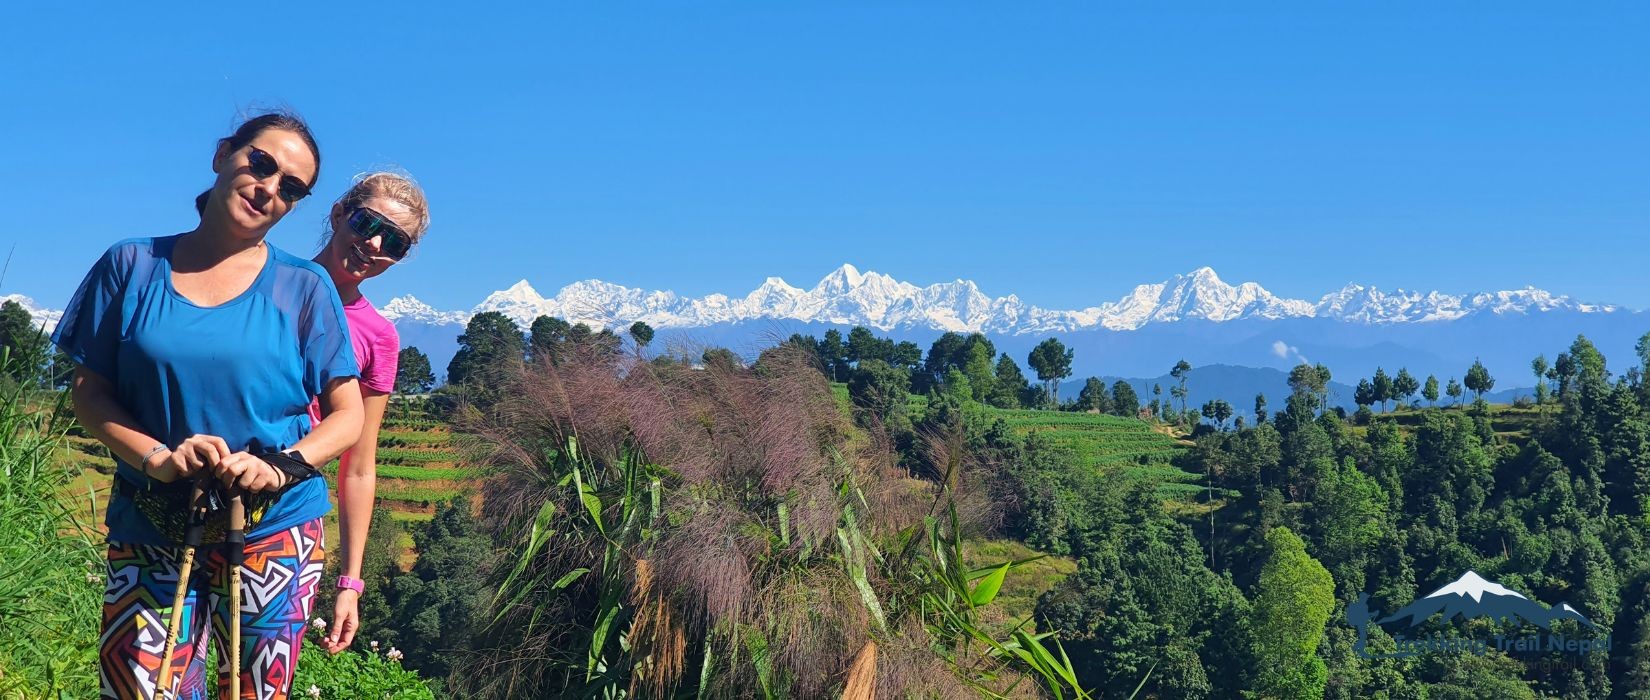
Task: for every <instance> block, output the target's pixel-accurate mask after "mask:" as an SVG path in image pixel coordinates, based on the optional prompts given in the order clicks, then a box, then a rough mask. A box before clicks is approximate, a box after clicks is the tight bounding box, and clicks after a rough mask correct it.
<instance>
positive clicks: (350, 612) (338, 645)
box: [323, 588, 361, 654]
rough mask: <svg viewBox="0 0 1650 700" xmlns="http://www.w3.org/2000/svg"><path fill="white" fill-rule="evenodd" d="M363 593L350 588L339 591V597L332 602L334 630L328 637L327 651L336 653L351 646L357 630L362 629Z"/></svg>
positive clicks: (332, 627) (332, 628)
mask: <svg viewBox="0 0 1650 700" xmlns="http://www.w3.org/2000/svg"><path fill="white" fill-rule="evenodd" d="M360 602H361V594H360V593H356V592H355V591H354V590H352V589H349V588H344V589H340V590H339V591H338V599H337V600H336V601H335V602H334V603H333V604H332V626H331V627H329V628H328V629H331V630H332V633H331V634H328V635H327V637H326V639H325V640H323V641H325V642H326V644H327V653H329V654H336V653H338V652H340V651H343V650H345V649H348V648H349V645H350V642H353V641H355V631H356V630H358V629H361V613H360V610H359V604H360Z"/></svg>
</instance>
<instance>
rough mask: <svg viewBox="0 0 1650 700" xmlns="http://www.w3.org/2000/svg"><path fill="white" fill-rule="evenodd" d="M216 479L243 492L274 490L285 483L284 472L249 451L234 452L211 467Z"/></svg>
mask: <svg viewBox="0 0 1650 700" xmlns="http://www.w3.org/2000/svg"><path fill="white" fill-rule="evenodd" d="M212 473H213V474H215V475H216V476H217V477H218V481H221V482H223V485H224V486H226V487H228V488H230V489H239V490H240V491H241V492H243V493H257V492H259V491H274V490H277V489H279V488H281V487H282V486H285V485H286V474H283V473H281V470H279V469H276V468H275V467H273V466H271V465H270V464H269V463H268V462H265V461H263V460H262V459H260V458H259V457H258V456H257V455H254V454H252V453H250V452H236V453H234V454H231V455H229V457H228V458H227V459H225V460H223V461H221V462H219V463H218V465H217V466H216V467H215V468H213V470H212Z"/></svg>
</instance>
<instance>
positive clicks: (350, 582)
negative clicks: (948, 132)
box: [338, 576, 367, 593]
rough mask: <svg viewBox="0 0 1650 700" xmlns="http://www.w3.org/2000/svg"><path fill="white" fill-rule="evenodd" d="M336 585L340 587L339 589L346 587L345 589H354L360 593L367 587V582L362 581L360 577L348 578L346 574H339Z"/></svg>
mask: <svg viewBox="0 0 1650 700" xmlns="http://www.w3.org/2000/svg"><path fill="white" fill-rule="evenodd" d="M338 587H339V588H341V589H347V590H351V591H355V592H356V593H360V592H362V591H365V590H366V589H367V584H366V583H364V582H362V581H361V579H358V578H350V577H348V576H339V577H338Z"/></svg>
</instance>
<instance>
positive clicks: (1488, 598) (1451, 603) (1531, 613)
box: [1346, 571, 1605, 657]
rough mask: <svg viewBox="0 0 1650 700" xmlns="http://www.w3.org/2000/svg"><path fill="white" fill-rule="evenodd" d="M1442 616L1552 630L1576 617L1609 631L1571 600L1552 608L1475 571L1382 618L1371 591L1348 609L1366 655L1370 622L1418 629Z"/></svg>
mask: <svg viewBox="0 0 1650 700" xmlns="http://www.w3.org/2000/svg"><path fill="white" fill-rule="evenodd" d="M1440 615H1441V616H1442V617H1441V619H1440V621H1441V622H1445V623H1448V622H1452V621H1455V620H1462V621H1465V620H1472V619H1478V618H1489V619H1494V620H1503V621H1507V622H1512V623H1515V624H1532V625H1535V626H1537V627H1540V628H1541V629H1543V630H1548V631H1551V630H1552V629H1553V623H1555V622H1558V621H1560V620H1574V621H1575V622H1577V623H1579V624H1580V625H1581V626H1582V627H1583V628H1585V629H1588V630H1591V631H1593V632H1595V633H1596V632H1601V631H1605V630H1602V629H1601V628H1600V627H1599V626H1598V625H1596V624H1594V623H1593V621H1592V620H1589V619H1587V616H1586V615H1583V614H1581V611H1580V610H1577V609H1576V608H1575V607H1574V606H1571V605H1570V604H1569V603H1559V604H1558V605H1554V606H1552V607H1548V606H1546V605H1544V604H1542V603H1541V602H1540V601H1536V600H1531V599H1530V598H1528V597H1525V596H1524V595H1523V594H1521V593H1519V592H1517V591H1514V590H1512V589H1510V588H1507V587H1506V586H1503V585H1501V584H1499V583H1496V582H1494V581H1490V580H1488V579H1485V578H1484V577H1482V576H1479V575H1478V573H1477V572H1475V571H1468V572H1467V573H1465V574H1462V575H1461V578H1458V579H1456V580H1454V581H1452V582H1450V583H1449V584H1447V585H1445V586H1443V587H1442V588H1439V589H1438V590H1436V591H1433V592H1431V593H1428V594H1427V595H1425V596H1423V597H1421V598H1418V599H1416V600H1415V602H1413V603H1410V604H1409V605H1405V606H1404V607H1402V608H1399V609H1398V611H1397V612H1394V613H1392V614H1391V615H1387V616H1386V617H1381V613H1380V611H1378V610H1371V609H1370V608H1369V594H1368V593H1362V594H1359V596H1358V600H1356V601H1354V602H1353V603H1352V604H1351V605H1348V606H1347V608H1346V619H1347V622H1350V623H1352V625H1353V626H1355V627H1357V628H1358V641H1357V643H1355V644H1354V645H1353V648H1354V650H1356V651H1357V652H1358V654H1359V655H1362V656H1366V657H1367V656H1368V654H1367V652H1366V650H1365V645H1366V642H1367V640H1368V630H1369V623H1371V622H1373V623H1375V624H1376V625H1381V626H1385V625H1391V624H1394V623H1402V624H1403V625H1404V628H1406V629H1414V628H1417V627H1420V626H1421V625H1422V624H1423V623H1425V622H1426V621H1427V620H1430V619H1432V618H1433V617H1434V616H1440Z"/></svg>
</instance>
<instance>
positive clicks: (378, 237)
mask: <svg viewBox="0 0 1650 700" xmlns="http://www.w3.org/2000/svg"><path fill="white" fill-rule="evenodd" d="M327 222H328V226H327V234H326V243H325V244H324V245H323V246H322V247H321V251H320V252H319V253H316V254H315V262H316V263H318V264H320V265H321V267H323V268H326V271H327V272H328V274H330V275H331V277H332V283H333V285H334V286H336V287H337V288H338V296H339V299H340V300H341V301H343V303H344V318H345V319H346V321H347V322H348V323H349V332H350V342H351V345H352V346H353V347H354V350H355V358H356V360H357V361H358V362H359V363H360V365H361V400H362V403H363V404H364V406H365V408H366V420H365V421H364V422H363V423H362V428H361V437H360V438H359V439H358V440H356V442H355V445H354V446H353V447H351V448H350V449H349V450H348V451H346V452H345V453H344V454H343V456H342V457H340V458H339V459H338V510H339V513H338V524H339V530H340V533H339V534H340V535H341V537H340V538H339V539H341V540H343V559H342V563H341V564H340V566H339V572H340V573H341V574H343V575H342V576H340V577H339V578H338V583H337V585H338V588H339V590H338V599H337V602H336V603H335V604H334V607H333V618H332V625H331V626H330V627H328V628H327V629H328V636H327V639H326V643H327V651H329V652H332V653H334V654H336V653H338V652H339V651H342V650H343V649H344V648H345V647H348V646H349V645H350V642H351V641H353V640H354V639H355V631H356V630H357V629H359V628H360V626H361V619H360V612H359V609H358V606H359V603H360V598H361V589H362V583H361V555H362V551H363V550H364V549H365V547H366V544H367V527H368V525H369V524H370V523H371V522H372V507H373V500H374V498H375V496H376V491H377V488H376V485H375V479H376V478H377V452H378V429H379V427H380V426H381V425H382V424H383V421H384V409H385V407H386V406H388V405H389V397H390V392H391V391H394V389H395V372H396V364H397V359H398V358H399V356H400V353H401V339H400V337H399V336H397V335H396V332H395V326H393V325H391V324H390V322H389V321H388V320H386V319H385V318H384V317H383V316H382V315H380V314H379V313H378V309H376V308H374V307H373V305H372V302H369V301H367V298H366V297H364V296H362V295H361V283H362V282H364V281H366V280H368V279H371V278H373V277H377V276H378V275H380V274H383V273H384V271H385V270H388V269H389V268H390V266H391V265H394V264H395V263H397V262H399V261H400V260H401V259H403V258H405V257H406V256H407V253H408V252H410V251H411V250H412V248H413V246H414V245H416V244H417V243H418V241H419V239H420V238H422V237H423V236H424V231H425V230H426V229H428V228H429V226H430V208H429V203H428V202H427V201H426V200H425V199H424V191H423V190H422V189H420V188H419V187H418V184H417V183H415V182H413V181H412V179H411V178H408V177H405V176H402V175H398V174H395V173H386V172H376V173H368V174H365V175H361V176H359V177H357V178H356V180H355V185H354V186H352V187H350V188H349V191H348V192H345V193H344V196H342V197H340V198H338V201H336V202H334V203H333V204H332V211H331V214H330V215H329V216H328V219H327ZM309 410H310V417H311V418H312V419H313V420H315V421H316V422H319V421H320V418H321V416H320V406H319V405H317V404H311V405H310V408H309Z"/></svg>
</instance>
